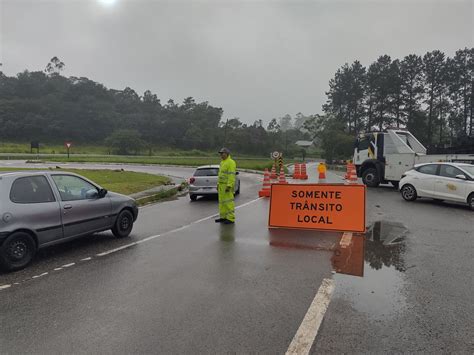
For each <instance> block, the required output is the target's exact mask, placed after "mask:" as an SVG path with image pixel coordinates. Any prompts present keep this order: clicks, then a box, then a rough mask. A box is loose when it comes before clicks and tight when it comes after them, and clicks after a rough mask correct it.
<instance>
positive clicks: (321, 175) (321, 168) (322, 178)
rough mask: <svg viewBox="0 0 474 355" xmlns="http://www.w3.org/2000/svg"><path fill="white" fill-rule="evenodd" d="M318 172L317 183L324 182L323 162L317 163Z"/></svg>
mask: <svg viewBox="0 0 474 355" xmlns="http://www.w3.org/2000/svg"><path fill="white" fill-rule="evenodd" d="M318 173H319V183H320V184H321V183H324V182H326V165H324V163H319V165H318Z"/></svg>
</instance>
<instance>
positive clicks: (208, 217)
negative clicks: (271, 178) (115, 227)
mask: <svg viewBox="0 0 474 355" xmlns="http://www.w3.org/2000/svg"><path fill="white" fill-rule="evenodd" d="M262 198H263V197H259V198H256V199H255V200H252V201H249V202H247V203H244V204H242V205H240V206H237V207H236V208H235V209H239V208H242V207H245V206H248V205H250V204H252V203H254V202H256V201H258V200H260V199H262ZM216 216H217V214H213V215H211V216H207V217H204V218H201V219H198V220H197V221H194V222H191V223H189V224H186V225H184V226H181V227H179V228H176V229H172V230H170V231H168V232H165V233H162V234H157V235H152V236H149V237H146V238H143V239H140V240H137V241H136V242H133V243H130V244H126V245H123V246H121V247H118V248H115V249H110V250H106V251H104V252H102V253H99V254H96V256H105V255H109V254H112V253H115V252H117V251H120V250H123V249H127V248H130V247H131V246H134V245H138V244H142V243H145V242H149V241H150V240H153V239H156V238H159V237H163V236H165V235H169V234H173V233H176V232H179V231H181V230H183V229H187V228H189V227H191V226H192V225H193V224H196V223H201V222H204V221H207V220H209V219H211V218H214V217H216Z"/></svg>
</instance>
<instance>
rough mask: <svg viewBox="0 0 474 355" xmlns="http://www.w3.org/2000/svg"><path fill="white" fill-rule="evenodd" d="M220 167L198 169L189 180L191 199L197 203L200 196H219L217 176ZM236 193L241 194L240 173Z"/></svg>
mask: <svg viewBox="0 0 474 355" xmlns="http://www.w3.org/2000/svg"><path fill="white" fill-rule="evenodd" d="M218 174H219V165H204V166H200V167H198V168H196V171H195V172H194V174H193V176H192V177H191V178H190V179H189V198H190V199H191V201H196V199H197V198H198V196H206V195H217V176H218ZM236 174H237V176H236V177H235V187H234V193H235V194H236V195H238V194H240V178H239V176H238V175H239V172H237V173H236Z"/></svg>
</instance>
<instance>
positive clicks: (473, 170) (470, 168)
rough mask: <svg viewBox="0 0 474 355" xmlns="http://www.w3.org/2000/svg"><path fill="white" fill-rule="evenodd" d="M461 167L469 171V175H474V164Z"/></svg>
mask: <svg viewBox="0 0 474 355" xmlns="http://www.w3.org/2000/svg"><path fill="white" fill-rule="evenodd" d="M461 168H462V169H464V170H465V171H467V172H468V173H469V175H471V176H472V177H474V165H472V166H462V167H461Z"/></svg>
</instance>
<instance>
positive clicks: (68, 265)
mask: <svg viewBox="0 0 474 355" xmlns="http://www.w3.org/2000/svg"><path fill="white" fill-rule="evenodd" d="M73 265H76V263H70V264H66V265H63V266H61V267H70V266H73Z"/></svg>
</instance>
